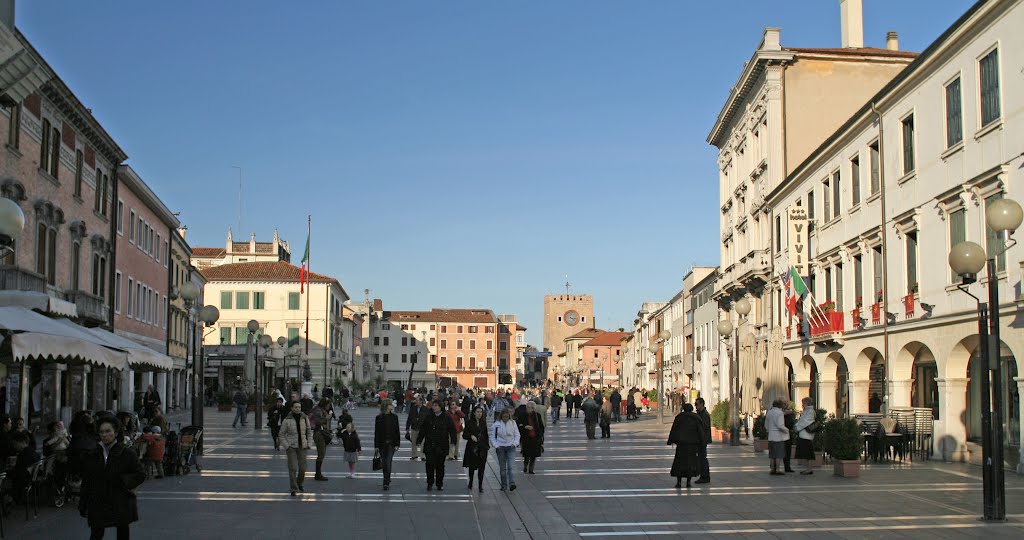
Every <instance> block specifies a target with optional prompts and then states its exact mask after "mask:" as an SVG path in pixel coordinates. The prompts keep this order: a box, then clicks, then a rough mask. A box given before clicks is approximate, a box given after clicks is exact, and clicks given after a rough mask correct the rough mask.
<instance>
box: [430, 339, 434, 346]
mask: <svg viewBox="0 0 1024 540" xmlns="http://www.w3.org/2000/svg"><path fill="white" fill-rule="evenodd" d="M430 346H431V347H433V346H434V338H430Z"/></svg>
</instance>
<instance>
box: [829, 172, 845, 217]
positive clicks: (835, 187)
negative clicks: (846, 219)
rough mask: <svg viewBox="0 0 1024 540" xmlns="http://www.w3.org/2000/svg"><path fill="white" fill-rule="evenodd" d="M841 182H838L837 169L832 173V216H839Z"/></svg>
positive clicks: (841, 199) (841, 198)
mask: <svg viewBox="0 0 1024 540" xmlns="http://www.w3.org/2000/svg"><path fill="white" fill-rule="evenodd" d="M841 187H842V184H841V183H840V177H839V171H836V172H834V173H832V212H833V213H832V217H839V214H840V213H841V212H840V210H841V209H842V206H843V204H842V202H843V196H842V190H841V189H840V188H841Z"/></svg>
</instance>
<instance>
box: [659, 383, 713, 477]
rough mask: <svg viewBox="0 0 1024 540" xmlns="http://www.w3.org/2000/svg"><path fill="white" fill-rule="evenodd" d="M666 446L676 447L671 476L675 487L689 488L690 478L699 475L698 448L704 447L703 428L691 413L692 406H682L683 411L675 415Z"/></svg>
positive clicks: (687, 404)
mask: <svg viewBox="0 0 1024 540" xmlns="http://www.w3.org/2000/svg"><path fill="white" fill-rule="evenodd" d="M666 444H674V445H676V456H675V459H673V460H672V471H671V473H670V474H671V475H672V476H674V477H676V487H677V488H680V487H683V482H682V479H683V477H684V476H685V477H686V487H690V478H691V477H694V476H698V475H699V474H700V472H699V469H700V459H699V457H698V454H699V449H700V447H702V446H704V445H705V444H706V443H705V442H704V426H703V422H701V420H700V417H699V416H697V415H696V414H695V413H694V412H693V405H690V404H689V403H685V404H683V411H682V412H680V413H679V414H678V415H676V418H675V421H673V422H672V429H671V430H670V431H669V433H668V441H667V442H666Z"/></svg>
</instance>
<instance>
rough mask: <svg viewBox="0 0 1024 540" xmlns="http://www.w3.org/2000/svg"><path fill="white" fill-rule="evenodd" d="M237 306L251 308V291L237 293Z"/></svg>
mask: <svg viewBox="0 0 1024 540" xmlns="http://www.w3.org/2000/svg"><path fill="white" fill-rule="evenodd" d="M235 308H236V309H249V293H247V292H239V293H235Z"/></svg>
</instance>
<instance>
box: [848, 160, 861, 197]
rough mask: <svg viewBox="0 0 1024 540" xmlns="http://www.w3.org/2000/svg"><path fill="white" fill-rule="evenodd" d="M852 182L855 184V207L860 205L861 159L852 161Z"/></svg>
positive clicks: (853, 190) (853, 191) (853, 186)
mask: <svg viewBox="0 0 1024 540" xmlns="http://www.w3.org/2000/svg"><path fill="white" fill-rule="evenodd" d="M850 181H852V182H853V184H852V185H851V187H852V188H853V189H852V190H851V193H853V205H854V206H857V205H858V204H860V158H853V159H852V160H850Z"/></svg>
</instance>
